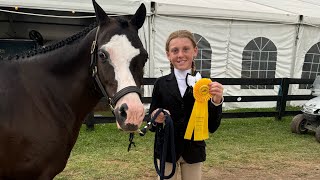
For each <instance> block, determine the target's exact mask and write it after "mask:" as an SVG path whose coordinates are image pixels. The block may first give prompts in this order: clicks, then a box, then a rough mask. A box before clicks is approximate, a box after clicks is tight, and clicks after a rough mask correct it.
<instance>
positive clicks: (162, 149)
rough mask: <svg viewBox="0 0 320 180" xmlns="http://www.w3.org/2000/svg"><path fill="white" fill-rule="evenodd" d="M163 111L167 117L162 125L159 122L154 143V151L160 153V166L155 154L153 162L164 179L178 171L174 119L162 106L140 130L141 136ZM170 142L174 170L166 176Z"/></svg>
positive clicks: (161, 178)
mask: <svg viewBox="0 0 320 180" xmlns="http://www.w3.org/2000/svg"><path fill="white" fill-rule="evenodd" d="M161 112H163V113H164V115H165V117H166V119H165V122H164V123H163V125H162V126H160V125H159V124H158V125H157V126H156V131H155V133H156V136H155V137H156V139H155V144H154V153H155V152H157V153H158V154H159V155H160V167H159V165H158V163H157V158H156V156H155V154H154V155H153V162H154V166H155V169H156V171H157V174H158V175H159V177H160V180H163V179H170V178H171V177H172V176H173V175H174V174H175V171H176V152H175V144H174V128H173V121H172V119H171V117H170V115H169V114H168V113H167V112H166V111H164V110H163V109H162V108H159V110H158V111H157V112H156V113H155V114H154V116H153V117H152V118H151V120H150V122H148V124H147V126H145V127H144V128H143V129H142V130H141V131H140V132H139V134H140V136H144V135H145V134H146V132H147V129H150V128H151V127H152V126H153V124H155V123H156V122H155V120H156V118H157V117H158V115H159V114H160V113H161ZM168 143H170V145H171V161H172V170H171V173H170V174H169V175H168V176H165V175H164V173H165V163H166V159H167V152H168Z"/></svg>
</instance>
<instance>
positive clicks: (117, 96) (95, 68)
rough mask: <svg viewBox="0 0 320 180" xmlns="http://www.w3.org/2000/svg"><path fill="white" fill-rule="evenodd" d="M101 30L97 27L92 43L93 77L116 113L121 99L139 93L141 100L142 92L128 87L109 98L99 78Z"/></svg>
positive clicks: (91, 66) (91, 65)
mask: <svg viewBox="0 0 320 180" xmlns="http://www.w3.org/2000/svg"><path fill="white" fill-rule="evenodd" d="M99 30H100V26H97V31H96V35H95V39H94V41H93V42H92V45H91V52H90V53H91V62H90V69H91V71H92V77H93V78H94V79H95V82H96V83H97V85H98V87H99V89H100V91H101V93H102V94H103V96H104V97H106V98H107V99H108V101H109V105H110V108H111V110H112V112H113V111H114V107H115V105H116V103H117V102H118V100H119V99H121V98H122V97H123V96H125V95H126V94H128V93H133V92H135V93H137V94H138V95H139V97H140V98H141V92H140V88H138V87H137V86H127V87H125V88H123V89H121V90H120V91H118V92H116V93H115V95H114V96H113V97H111V96H109V95H108V94H107V92H106V90H105V89H104V87H103V85H102V83H101V81H100V78H99V76H98V66H97V47H98V46H97V40H98V39H97V38H98V33H99Z"/></svg>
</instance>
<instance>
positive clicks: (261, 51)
mask: <svg viewBox="0 0 320 180" xmlns="http://www.w3.org/2000/svg"><path fill="white" fill-rule="evenodd" d="M276 62H277V48H276V46H275V45H274V43H273V42H272V41H271V40H270V39H268V38H265V37H257V38H255V39H253V40H251V41H250V42H249V43H248V44H247V45H246V47H245V48H244V50H243V53H242V70H241V78H274V77H275V73H276ZM273 88H274V87H273V85H241V89H273Z"/></svg>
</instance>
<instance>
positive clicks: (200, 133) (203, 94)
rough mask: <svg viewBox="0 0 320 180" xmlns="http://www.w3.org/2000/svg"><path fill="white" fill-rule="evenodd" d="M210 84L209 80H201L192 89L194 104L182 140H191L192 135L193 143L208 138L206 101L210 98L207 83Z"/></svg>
mask: <svg viewBox="0 0 320 180" xmlns="http://www.w3.org/2000/svg"><path fill="white" fill-rule="evenodd" d="M211 82H212V81H211V79H208V78H202V79H200V80H199V81H197V82H196V84H195V85H194V87H193V96H194V99H195V102H194V105H193V109H192V112H191V116H190V119H189V122H188V126H187V130H186V132H185V134H184V139H189V140H191V137H192V133H194V141H202V140H205V139H208V138H209V130H208V116H209V115H208V100H209V99H210V98H211V97H212V96H211V94H210V93H209V83H211Z"/></svg>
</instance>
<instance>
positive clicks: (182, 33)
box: [165, 30, 197, 75]
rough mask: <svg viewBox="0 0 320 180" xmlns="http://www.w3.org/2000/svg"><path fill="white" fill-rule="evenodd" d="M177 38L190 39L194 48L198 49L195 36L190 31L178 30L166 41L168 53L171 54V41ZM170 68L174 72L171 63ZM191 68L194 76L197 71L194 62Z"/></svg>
mask: <svg viewBox="0 0 320 180" xmlns="http://www.w3.org/2000/svg"><path fill="white" fill-rule="evenodd" d="M175 38H188V39H190V41H191V43H192V45H193V47H194V48H195V47H197V43H196V40H195V38H194V36H193V34H192V33H191V32H190V31H188V30H177V31H174V32H172V33H171V34H170V35H169V37H168V39H167V41H166V47H165V49H166V52H169V44H170V42H171V40H172V39H175ZM170 68H171V70H173V65H172V64H171V63H170ZM191 68H192V70H191V74H192V75H194V72H195V71H196V65H195V63H194V61H192V67H191Z"/></svg>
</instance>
